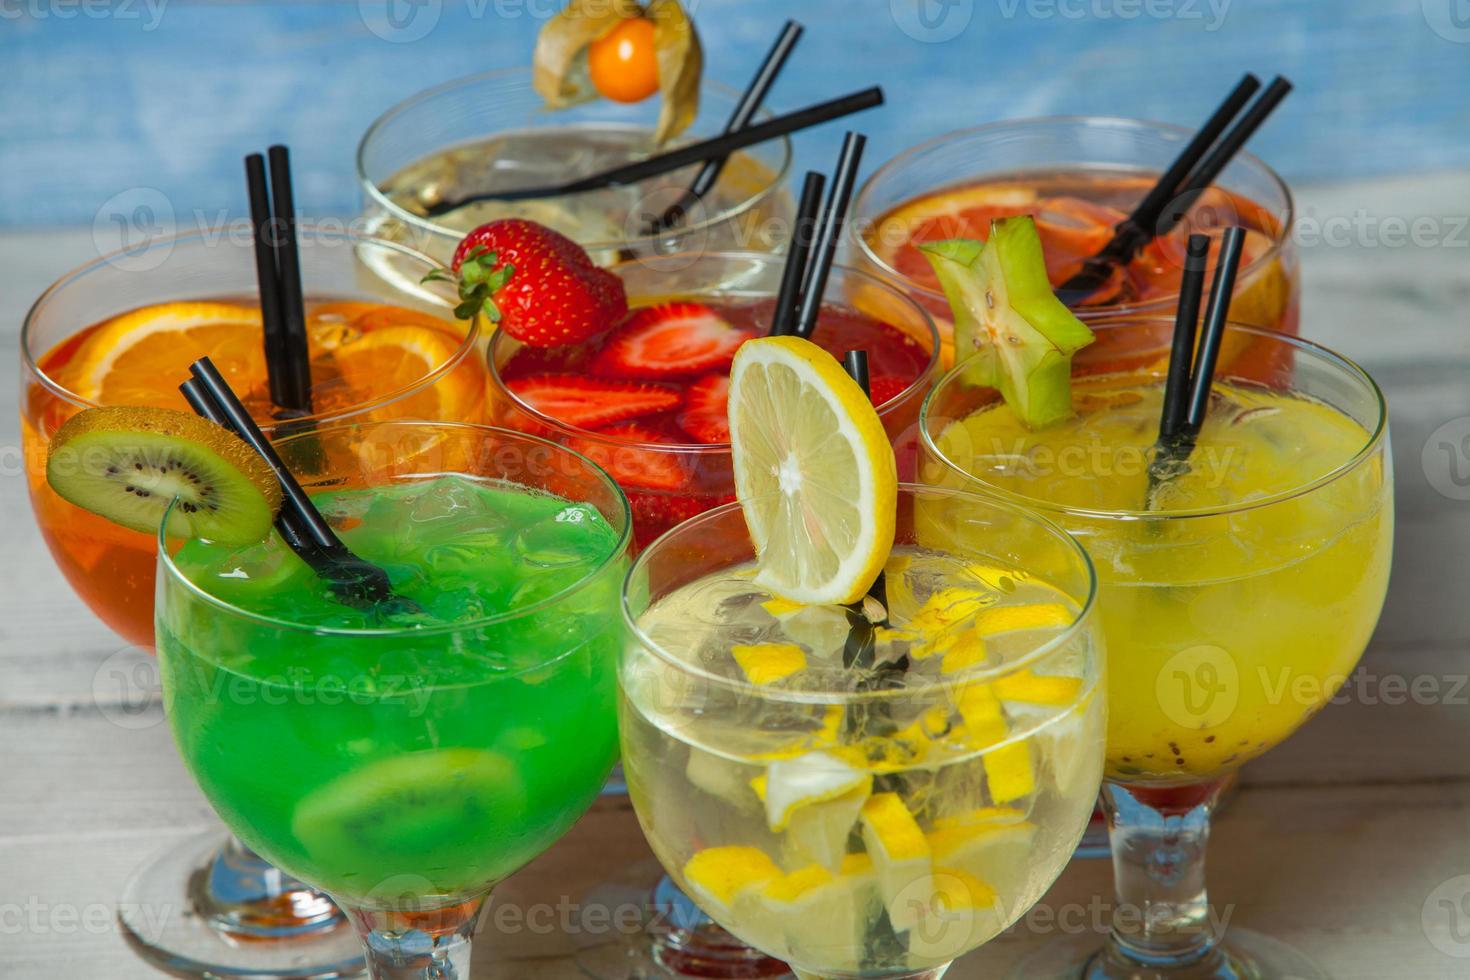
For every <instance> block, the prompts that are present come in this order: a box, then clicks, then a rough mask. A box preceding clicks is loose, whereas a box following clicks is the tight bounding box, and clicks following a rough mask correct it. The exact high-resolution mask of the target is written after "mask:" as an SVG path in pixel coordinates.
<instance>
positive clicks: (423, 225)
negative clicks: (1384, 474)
mask: <svg viewBox="0 0 1470 980" xmlns="http://www.w3.org/2000/svg"><path fill="white" fill-rule="evenodd" d="M532 73H533V69H532V68H531V66H529V65H518V66H515V67H511V68H496V69H493V70H491V71H484V72H477V73H476V74H473V75H462V76H460V77H459V78H452V79H450V80H449V81H447V82H441V83H439V84H438V85H435V86H432V87H430V88H426V89H422V90H420V91H418V92H415V93H414V94H412V95H410V96H408V97H407V98H405V99H403V100H401V101H399V102H396V103H394V104H393V105H391V106H389V107H388V108H387V109H385V110H384V111H383V112H382V113H380V114H379V115H378V117H377V118H376V119H374V120H373V121H372V123H371V124H370V125H369V126H368V128H367V130H366V131H365V132H364V133H363V134H362V138H361V139H360V140H358V143H357V150H356V152H355V153H354V154H353V160H354V169H355V171H356V177H357V183H358V186H359V187H360V188H361V189H362V191H363V193H364V194H366V195H367V197H368V199H369V200H371V201H372V202H373V204H374V205H376V206H377V207H380V208H382V209H383V210H384V211H386V212H387V213H388V214H389V215H391V216H392V217H393V219H394V220H395V221H400V222H402V223H403V224H405V225H408V226H409V227H410V228H413V229H414V230H415V231H418V232H423V233H426V234H429V235H432V236H440V237H443V238H447V239H451V240H452V241H454V242H458V241H460V240H461V239H462V238H464V236H465V234H466V232H463V231H457V230H455V229H453V228H447V227H445V226H444V225H441V224H439V223H438V222H436V221H434V220H433V219H432V218H427V217H424V216H423V215H418V214H414V213H412V212H411V211H407V210H405V209H404V208H402V207H399V206H398V204H396V203H394V201H393V200H392V199H390V198H389V197H388V196H387V195H386V194H384V193H383V192H382V190H381V189H379V187H378V185H377V183H376V182H375V181H373V180H371V179H369V177H368V175H367V153H368V148H369V144H370V143H371V142H372V140H373V138H374V137H375V136H376V135H377V134H378V132H379V131H380V130H381V129H383V128H384V127H385V126H387V125H388V124H389V123H391V122H393V121H394V120H395V119H397V118H398V117H399V116H401V115H405V114H407V113H409V112H412V111H414V110H415V109H416V108H417V107H418V106H419V105H421V104H422V103H424V102H427V101H429V100H430V99H433V98H437V97H438V96H441V95H444V94H446V93H448V92H453V91H456V90H458V89H468V88H473V87H474V86H476V85H482V84H486V83H493V82H501V81H504V80H506V79H509V78H513V77H524V78H526V79H527V81H528V82H529V80H530V78H531V76H532ZM700 88H701V89H702V90H703V89H708V90H709V91H710V92H714V93H718V94H719V95H720V96H721V97H723V98H727V99H729V100H730V102H731V104H732V105H734V104H735V103H737V102H738V101H739V99H740V97H741V92H740V91H739V90H738V89H735V88H732V87H731V86H729V85H726V84H724V83H723V82H717V81H714V80H713V79H709V78H705V79H703V80H702V81H701V82H700ZM773 115H774V114H773V113H772V112H771V111H770V110H769V109H764V108H763V109H761V110H760V111H759V112H757V113H756V116H755V118H756V120H757V121H760V120H762V119H767V118H770V117H771V116H773ZM486 135H487V136H493V135H494V133H488V134H486ZM767 142H779V144H780V146H781V150H782V154H781V163H780V166H779V167H777V168H776V171H775V173H774V174H772V176H771V180H770V182H769V183H768V184H766V185H765V186H764V187H762V188H761V189H760V190H759V191H757V192H756V193H755V194H752V195H751V196H750V197H747V198H745V199H744V200H742V201H740V202H739V203H738V204H735V205H733V206H731V207H730V208H727V209H725V210H723V211H721V212H719V213H718V214H716V215H712V216H710V217H707V218H705V219H704V220H703V221H700V222H697V223H695V224H687V225H679V226H677V227H676V228H671V229H669V230H668V231H666V232H662V233H655V234H651V235H639V236H636V237H632V238H620V239H615V240H612V241H606V242H581V241H579V242H578V243H577V244H578V245H581V246H582V248H583V249H584V250H586V251H588V252H611V251H616V250H618V249H623V248H629V247H633V248H637V247H641V246H653V245H656V244H657V243H659V242H664V241H669V240H671V239H677V238H679V237H682V236H684V235H690V234H696V233H699V232H703V231H707V230H709V229H711V228H714V227H716V226H718V225H721V224H724V223H725V222H727V221H730V220H732V219H734V218H738V217H739V216H741V215H742V214H746V213H748V212H750V211H752V210H754V209H755V208H756V207H758V206H759V205H760V204H762V203H764V202H765V201H767V200H768V199H770V198H771V197H772V196H773V195H774V194H775V193H776V192H777V191H778V190H779V189H780V188H781V186H782V185H783V184H784V183H785V182H786V178H787V176H788V175H790V173H791V163H792V160H793V157H794V149H793V147H792V144H791V137H790V136H781V137H778V138H777V139H776V140H768V141H767ZM448 148H449V147H431V148H430V149H429V150H427V151H425V154H424V155H423V156H420V157H418V158H417V159H419V160H423V159H424V158H425V157H426V156H428V155H430V154H432V153H435V152H438V151H439V150H442V149H448ZM752 149H753V148H752Z"/></svg>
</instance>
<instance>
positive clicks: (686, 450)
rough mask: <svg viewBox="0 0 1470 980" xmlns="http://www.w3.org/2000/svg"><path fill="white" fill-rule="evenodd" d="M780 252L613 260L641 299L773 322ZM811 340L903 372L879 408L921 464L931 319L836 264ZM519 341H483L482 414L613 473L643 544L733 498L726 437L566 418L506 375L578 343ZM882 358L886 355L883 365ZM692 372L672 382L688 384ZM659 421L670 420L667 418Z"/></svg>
mask: <svg viewBox="0 0 1470 980" xmlns="http://www.w3.org/2000/svg"><path fill="white" fill-rule="evenodd" d="M783 268H784V265H783V260H782V259H780V258H779V257H776V256H771V255H764V254H759V253H753V252H707V253H679V254H675V255H665V256H654V257H647V258H643V259H638V260H635V261H631V262H624V263H621V264H619V265H617V266H615V267H614V271H615V272H616V273H617V274H618V275H619V276H620V277H621V278H622V280H623V284H624V286H625V288H626V290H627V293H628V303H629V306H631V307H634V308H637V307H643V306H650V305H654V304H657V303H663V302H668V301H671V300H694V301H696V302H700V303H704V304H707V305H709V306H711V307H712V308H714V309H715V311H716V312H717V313H722V312H728V313H729V316H730V319H731V320H732V322H734V323H736V324H737V325H740V326H746V327H750V328H753V329H756V330H758V331H760V332H765V331H767V330H769V327H770V324H769V310H770V308H771V305H772V303H773V298H774V296H775V294H776V292H777V290H778V289H779V288H780V282H781V273H782V269H783ZM812 339H813V340H814V341H815V342H817V343H819V344H821V345H822V346H824V347H826V348H827V349H829V350H830V351H831V352H832V353H833V354H835V355H836V356H838V357H839V358H840V357H841V356H842V354H843V353H844V352H845V351H847V350H849V349H854V348H864V349H867V350H868V355H869V360H870V363H871V364H872V366H873V373H874V376H875V378H876V377H878V376H879V375H880V374H882V373H883V372H884V371H886V370H893V371H902V372H903V374H902V377H903V381H902V383H901V385H895V387H896V388H899V389H900V390H898V393H897V394H895V395H894V396H893V397H891V398H888V399H886V400H884V401H883V403H882V404H881V405H879V406H878V414H879V417H880V418H881V419H882V420H883V425H884V428H885V429H887V431H888V434H889V436H890V438H891V439H892V440H893V443H894V447H895V451H896V452H897V454H898V460H899V474H900V476H901V477H904V476H907V477H912V475H913V474H914V472H915V468H916V466H917V451H918V432H917V423H918V411H919V405H920V403H921V402H922V401H923V398H924V393H925V392H926V391H927V390H928V387H929V385H930V384H931V383H932V381H933V380H934V379H935V378H936V377H938V375H939V373H940V370H941V369H940V362H939V348H938V335H937V334H936V333H935V328H934V323H933V320H932V319H931V318H930V316H929V314H928V313H926V312H925V311H924V310H923V309H922V308H921V307H920V306H919V305H918V304H917V303H915V302H914V301H913V300H912V299H910V298H909V297H908V296H905V295H904V294H903V293H902V292H900V291H899V290H898V289H895V288H894V287H893V286H892V285H890V284H889V283H887V282H884V281H883V280H881V279H878V278H876V277H874V276H871V275H868V274H867V273H864V272H859V271H857V270H855V269H850V268H846V267H844V266H840V265H839V266H834V267H833V269H832V274H831V278H830V279H829V280H828V285H827V293H826V296H825V302H824V304H823V308H822V313H821V315H820V316H819V318H818V327H817V330H816V332H815V333H814V334H813V337H812ZM523 350H525V349H524V348H523V347H522V345H521V344H519V343H518V342H517V341H516V340H515V339H514V338H512V337H509V336H507V335H505V334H503V333H497V334H496V335H495V336H493V337H492V338H491V342H490V368H491V371H490V396H489V401H490V413H491V420H492V421H494V422H495V423H496V424H498V425H504V426H507V427H509V428H513V429H523V430H529V431H532V432H535V433H537V434H539V435H544V436H545V437H547V438H549V439H553V440H555V441H556V442H560V443H562V444H564V445H568V446H571V447H572V448H574V449H577V450H579V451H581V452H584V453H586V454H588V455H589V456H591V457H592V458H594V459H597V460H599V462H602V463H603V465H604V466H605V467H606V468H607V469H608V470H609V471H610V472H611V473H612V474H613V475H614V477H617V478H620V482H621V483H622V486H623V490H624V491H625V492H626V493H627V494H628V497H629V499H630V501H631V503H632V507H633V525H634V529H635V534H636V542H637V546H638V547H642V546H645V545H647V544H648V543H649V542H651V541H652V540H653V539H654V538H656V537H658V536H659V535H660V534H662V533H663V532H664V531H666V530H668V529H669V528H671V527H673V526H674V525H675V524H677V523H679V522H680V521H682V520H684V519H686V518H689V517H692V516H694V515H695V514H698V513H701V512H703V511H705V510H708V509H710V508H711V507H714V506H716V505H717V504H721V503H725V502H728V501H730V500H733V499H734V493H735V483H734V476H733V473H732V469H731V456H730V446H729V444H728V443H726V444H717V445H708V444H703V443H698V442H696V441H695V440H694V439H693V437H688V436H685V437H680V436H679V434H678V427H677V424H676V421H675V420H676V419H677V416H678V414H679V412H680V411H681V409H682V406H678V407H675V408H674V409H671V410H670V411H669V412H667V413H664V415H665V416H666V417H664V418H655V419H652V420H638V421H639V422H640V423H641V424H642V425H643V426H644V427H652V428H655V429H658V430H660V431H662V432H668V433H670V434H668V435H666V436H664V438H665V439H666V440H667V441H659V442H633V441H630V440H628V439H626V438H621V437H619V436H618V435H616V434H615V433H606V432H598V431H595V430H588V429H581V428H577V427H574V426H570V425H567V424H565V423H563V422H561V421H559V420H557V419H556V418H553V417H551V416H549V415H546V414H544V413H542V412H540V411H538V410H537V409H535V408H533V407H532V406H530V405H528V404H527V403H526V402H524V401H522V400H521V399H520V398H518V397H517V396H516V395H515V394H514V393H513V392H512V391H511V390H510V388H509V387H507V383H508V382H509V381H513V380H514V379H516V378H518V377H524V376H526V375H528V374H532V373H542V372H558V371H581V370H583V367H582V366H581V364H582V362H581V361H580V360H578V361H576V362H573V361H571V360H570V358H571V357H580V356H582V355H581V352H579V351H577V350H572V349H569V350H563V351H561V352H558V351H551V352H546V353H543V352H541V351H526V353H527V354H529V355H533V356H532V357H530V358H528V362H529V363H530V365H531V366H529V367H527V366H523V362H522V361H521V360H519V359H518V358H517V355H518V354H520V353H521V352H522V351H523ZM886 365H892V367H887V366H886ZM693 380H694V379H689V378H685V379H675V380H671V381H670V382H669V384H670V385H671V386H672V387H674V388H676V389H678V390H680V391H681V393H682V392H687V390H688V388H689V386H690V384H691V383H692V381H693ZM665 423H667V424H665ZM639 472H644V473H655V474H659V475H660V476H662V475H665V474H669V475H671V476H672V478H671V479H667V480H662V479H661V480H660V481H659V484H658V485H644V483H646V482H648V481H642V482H640V480H639V478H638V475H637V474H638V473H639Z"/></svg>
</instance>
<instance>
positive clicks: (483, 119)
mask: <svg viewBox="0 0 1470 980" xmlns="http://www.w3.org/2000/svg"><path fill="white" fill-rule="evenodd" d="M739 98H740V93H739V92H738V91H736V90H735V89H731V88H728V87H726V86H724V85H720V84H718V83H716V82H706V83H704V85H703V86H702V88H701V89H700V100H699V115H698V117H697V118H696V119H695V121H694V123H693V124H692V125H691V126H690V128H689V129H688V130H687V131H686V132H685V133H684V134H683V135H681V136H680V137H679V138H678V140H679V141H685V140H694V139H703V138H707V137H711V136H716V135H718V134H719V133H720V132H721V131H722V130H723V128H724V125H725V123H726V121H727V120H728V118H729V116H730V113H731V112H732V111H733V110H734V107H735V104H736V102H737V100H738V99H739ZM658 112H659V100H657V99H648V100H646V101H644V102H640V103H634V104H624V103H618V102H612V101H609V100H607V99H597V100H594V101H592V102H587V103H584V104H582V105H579V106H574V107H572V108H568V109H564V110H559V111H556V112H549V111H547V109H546V106H545V102H544V100H543V99H542V98H541V96H540V95H538V94H537V93H536V91H535V89H533V88H532V86H531V70H530V69H529V68H510V69H503V70H499V71H492V72H486V73H484V74H480V75H471V76H469V77H466V78H460V79H456V80H454V81H451V82H447V83H445V84H443V85H440V86H438V87H436V88H431V89H428V90H426V91H423V92H420V93H418V94H417V95H414V96H412V97H410V98H408V99H406V100H405V101H403V102H400V103H399V104H398V105H396V106H394V107H393V108H391V109H389V110H388V111H387V112H385V113H384V114H383V115H381V116H379V117H378V119H377V120H376V121H375V122H374V123H373V124H372V126H370V127H369V128H368V131H367V132H366V133H365V134H364V135H363V138H362V142H361V143H360V144H359V145H358V148H357V177H358V183H359V184H360V186H361V189H362V194H363V214H364V217H365V218H366V220H367V222H368V225H369V227H370V228H371V229H372V230H373V232H374V233H375V234H378V235H382V236H383V237H385V238H391V239H394V240H396V241H403V242H407V243H409V244H411V245H413V246H414V247H415V248H417V249H419V250H421V251H423V252H426V253H427V254H429V255H432V256H434V257H435V258H437V259H439V260H440V261H443V262H446V263H447V262H448V261H449V259H450V257H451V256H452V255H453V254H454V249H455V247H456V246H458V245H459V242H460V240H461V239H462V238H464V236H465V234H466V233H467V232H469V231H471V230H472V229H474V228H476V227H477V226H479V225H481V224H484V223H485V222H486V221H489V220H491V219H492V218H499V217H524V218H528V219H530V220H532V221H536V222H538V223H540V224H544V225H548V226H550V227H552V228H555V229H556V230H557V231H560V232H561V233H562V234H564V235H566V236H567V237H569V238H571V239H573V240H574V241H576V242H577V243H578V244H580V245H581V246H582V247H583V248H585V249H586V250H587V251H588V252H589V253H591V255H592V257H593V258H594V259H595V260H597V261H598V262H599V263H600V264H604V265H605V264H610V263H612V262H615V261H620V260H624V259H628V258H633V257H636V256H640V255H650V254H660V253H667V252H676V251H698V250H704V249H710V250H714V249H749V250H754V251H770V250H772V249H775V248H777V247H779V246H780V245H782V244H783V243H784V242H785V240H786V238H787V237H788V236H789V234H790V231H791V229H790V219H791V216H792V213H793V211H794V205H793V203H792V201H791V197H790V195H789V194H788V193H787V192H786V190H785V186H784V185H785V180H786V173H787V170H788V169H789V168H790V165H791V144H790V142H789V141H788V140H787V139H786V138H784V137H783V138H781V139H779V140H771V141H770V142H768V143H763V144H760V145H759V146H753V147H751V148H749V149H748V150H743V151H740V152H739V153H737V154H735V155H734V156H732V157H731V158H730V161H729V162H728V163H727V164H726V166H725V169H724V171H723V172H722V173H721V175H720V180H719V182H718V183H717V184H716V185H715V187H714V189H713V190H712V191H711V192H710V193H709V194H708V195H706V197H705V198H704V199H703V200H702V201H700V202H698V203H697V204H695V205H693V206H691V207H690V208H689V209H688V211H687V214H686V216H685V218H684V219H683V220H682V221H681V222H679V223H678V224H677V225H675V226H674V227H672V228H669V229H666V230H659V231H654V230H652V229H651V227H650V221H651V219H653V218H655V217H657V216H658V215H660V214H662V213H663V211H664V210H665V209H666V208H668V207H669V206H670V205H672V204H673V203H674V202H675V201H677V200H678V199H679V197H680V195H681V194H682V192H683V191H684V189H685V188H687V187H688V186H689V183H690V181H691V180H692V178H693V176H694V174H695V173H696V172H697V171H698V169H699V164H695V165H693V166H692V167H686V168H684V169H682V170H678V171H674V172H673V173H670V174H666V175H664V176H662V177H657V178H653V179H650V180H648V181H644V182H642V183H639V184H637V185H632V186H629V187H622V188H612V189H608V190H601V191H593V192H588V193H584V194H576V195H569V196H566V197H562V198H557V199H550V200H539V201H524V202H515V203H509V202H497V203H492V204H477V205H469V206H467V207H464V208H461V209H458V210H455V211H449V212H446V213H444V214H440V215H436V216H430V215H428V214H427V213H426V211H427V210H428V208H427V206H428V205H432V204H434V203H437V202H439V201H443V200H446V199H447V200H457V199H459V198H460V197H461V196H463V195H466V194H471V193H474V192H477V191H484V190H487V189H489V188H491V187H504V188H507V189H511V188H514V187H525V186H527V185H531V184H537V185H540V184H546V183H551V182H557V181H561V180H571V179H573V178H575V177H581V176H586V175H589V174H593V173H597V172H599V171H602V170H606V169H608V168H609V167H614V166H617V165H620V164H623V163H627V162H629V161H631V160H634V159H638V158H642V157H645V156H648V155H649V154H651V153H652V152H654V150H655V149H656V148H655V147H654V145H653V143H652V134H653V131H654V126H655V123H656V122H657V118H658ZM768 115H769V113H764V114H762V115H760V116H758V119H759V118H765V117H766V116H768Z"/></svg>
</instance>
